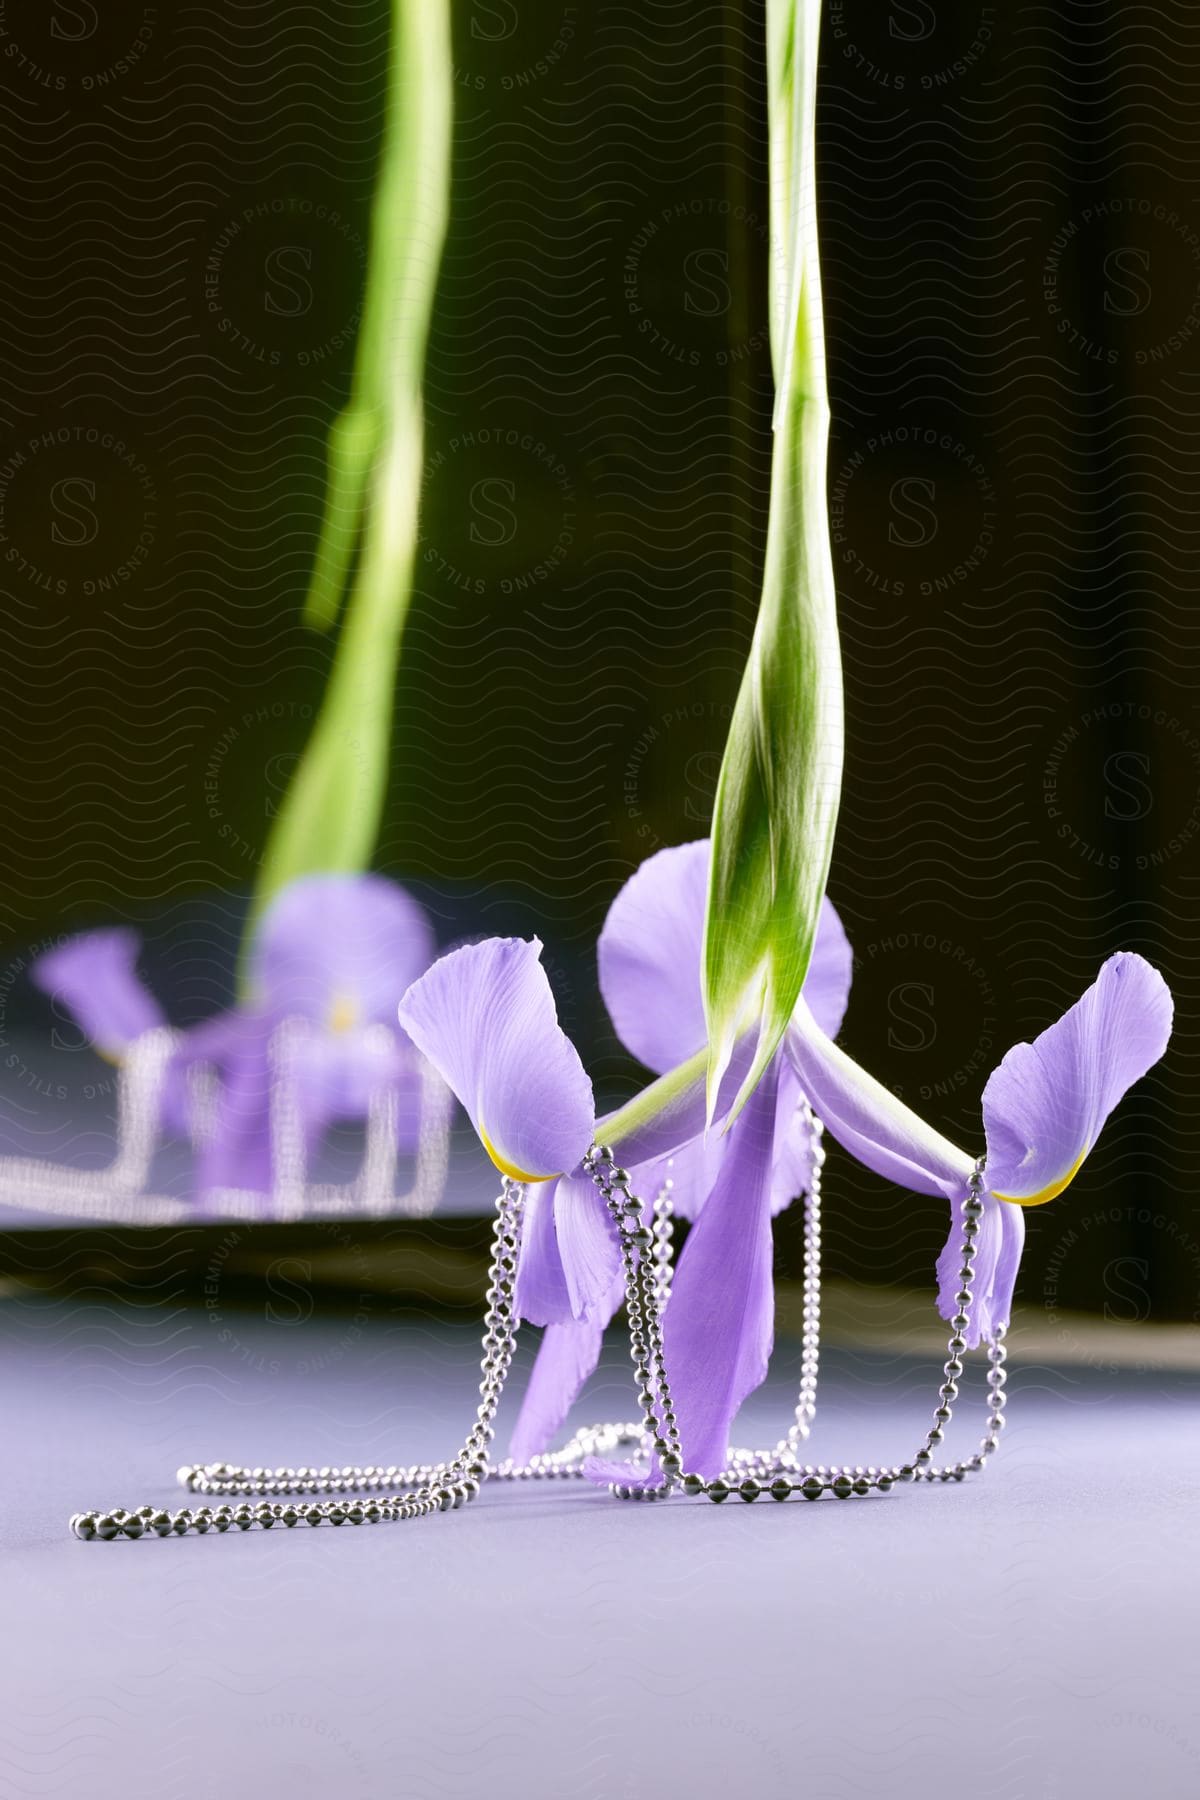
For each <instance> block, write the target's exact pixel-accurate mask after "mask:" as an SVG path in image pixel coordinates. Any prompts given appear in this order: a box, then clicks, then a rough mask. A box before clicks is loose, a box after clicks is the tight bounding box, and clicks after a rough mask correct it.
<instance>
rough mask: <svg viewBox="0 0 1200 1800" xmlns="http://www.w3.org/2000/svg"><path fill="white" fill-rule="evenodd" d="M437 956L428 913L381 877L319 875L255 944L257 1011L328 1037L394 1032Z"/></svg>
mask: <svg viewBox="0 0 1200 1800" xmlns="http://www.w3.org/2000/svg"><path fill="white" fill-rule="evenodd" d="M433 956H434V938H433V928H432V926H431V925H430V923H429V919H428V917H427V916H426V913H425V911H424V908H423V907H421V906H420V905H418V903H417V902H416V901H415V900H414V899H413V898H412V896H411V894H407V893H406V892H405V891H404V889H403V888H402V887H398V886H397V885H396V883H395V882H392V881H387V880H385V879H384V878H383V876H381V875H310V876H307V877H306V878H305V879H304V880H302V881H295V882H293V883H292V885H291V886H290V887H287V888H285V889H284V890H283V892H282V893H281V894H280V895H279V896H278V897H277V898H276V899H275V900H274V901H273V903H272V904H271V906H270V907H269V908H268V909H267V912H266V913H265V914H264V916H263V919H262V923H261V924H260V926H259V928H258V932H257V934H256V936H255V940H254V948H253V952H252V954H251V961H250V975H251V981H252V983H253V985H254V990H255V1000H256V1004H257V1005H258V1006H260V1007H261V1008H263V1009H264V1010H266V1011H268V1012H271V1013H273V1014H274V1015H275V1016H276V1017H277V1018H283V1017H288V1016H295V1017H298V1018H304V1019H311V1020H313V1022H314V1023H315V1024H318V1025H321V1026H324V1027H325V1028H326V1029H328V1030H333V1031H345V1030H350V1029H352V1028H353V1027H355V1026H360V1025H369V1024H372V1023H382V1024H386V1025H392V1024H393V1022H394V1020H395V1017H396V1004H397V1002H398V1001H399V1000H400V998H401V996H402V995H403V993H404V992H405V990H406V989H407V988H408V987H410V986H411V984H412V983H413V982H414V981H415V980H416V979H417V977H418V976H419V975H422V974H424V972H425V970H426V969H427V968H428V967H429V965H430V963H431V962H432V960H433Z"/></svg>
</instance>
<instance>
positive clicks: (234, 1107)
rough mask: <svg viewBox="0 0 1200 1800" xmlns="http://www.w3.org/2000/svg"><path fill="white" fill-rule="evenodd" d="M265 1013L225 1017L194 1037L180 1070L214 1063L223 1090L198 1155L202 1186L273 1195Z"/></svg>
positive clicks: (190, 1036)
mask: <svg viewBox="0 0 1200 1800" xmlns="http://www.w3.org/2000/svg"><path fill="white" fill-rule="evenodd" d="M273 1029H274V1021H273V1020H271V1019H269V1018H267V1017H266V1016H265V1015H263V1014H260V1013H223V1014H221V1015H220V1016H219V1017H218V1018H216V1019H209V1020H206V1021H205V1024H204V1025H202V1026H198V1027H197V1028H196V1030H195V1031H194V1032H189V1033H188V1041H187V1042H186V1043H185V1045H184V1047H183V1050H182V1051H181V1053H180V1057H179V1066H180V1068H181V1069H186V1068H188V1067H190V1066H192V1065H195V1064H203V1063H211V1064H212V1065H213V1066H214V1068H215V1069H216V1070H217V1073H218V1076H219V1079H220V1086H219V1089H218V1093H217V1102H216V1117H215V1119H214V1121H213V1125H212V1129H211V1132H210V1134H209V1135H208V1137H207V1139H206V1140H205V1141H202V1142H201V1143H200V1145H199V1147H198V1151H197V1163H196V1187H197V1190H198V1191H199V1192H200V1193H201V1194H205V1193H207V1192H209V1191H210V1190H211V1189H213V1188H243V1189H248V1190H250V1191H251V1192H254V1193H260V1194H269V1193H270V1192H271V1189H272V1186H273V1185H274V1171H273V1167H272V1157H271V1081H272V1068H271V1057H270V1043H271V1032H272V1030H273Z"/></svg>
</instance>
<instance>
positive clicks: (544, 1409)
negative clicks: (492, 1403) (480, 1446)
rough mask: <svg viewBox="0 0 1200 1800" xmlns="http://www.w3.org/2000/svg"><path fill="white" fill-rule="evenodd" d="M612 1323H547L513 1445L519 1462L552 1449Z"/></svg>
mask: <svg viewBox="0 0 1200 1800" xmlns="http://www.w3.org/2000/svg"><path fill="white" fill-rule="evenodd" d="M613 1310H614V1311H615V1308H614V1309H613ZM607 1322H608V1321H607V1320H606V1319H602V1318H600V1317H597V1318H595V1319H571V1320H569V1321H568V1322H567V1323H565V1324H561V1325H547V1327H546V1329H545V1331H544V1332H543V1333H542V1341H541V1343H540V1345H539V1346H538V1353H537V1357H536V1358H535V1360H534V1365H533V1370H532V1373H531V1374H530V1377H529V1385H528V1387H527V1388H526V1389H525V1394H524V1397H523V1399H522V1401H521V1410H520V1413H519V1414H518V1415H517V1422H516V1425H515V1426H514V1427H513V1434H512V1439H511V1441H510V1443H509V1447H508V1454H509V1455H510V1456H511V1457H512V1459H513V1461H514V1462H518V1463H524V1462H528V1461H529V1459H530V1457H531V1456H540V1455H541V1453H542V1452H543V1451H545V1450H548V1449H549V1448H550V1445H551V1444H552V1443H553V1441H554V1439H555V1437H556V1436H557V1435H558V1432H559V1429H560V1427H561V1426H562V1423H563V1420H564V1419H565V1418H566V1416H567V1414H568V1413H569V1412H570V1410H571V1408H572V1406H574V1404H575V1401H576V1400H577V1398H578V1397H579V1394H580V1392H581V1390H582V1388H583V1384H584V1382H585V1381H587V1379H588V1377H589V1376H590V1375H592V1374H594V1373H595V1369H596V1365H597V1363H598V1362H599V1361H600V1350H601V1346H602V1344H603V1342H604V1327H605V1325H606V1324H607Z"/></svg>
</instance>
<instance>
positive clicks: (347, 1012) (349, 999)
mask: <svg viewBox="0 0 1200 1800" xmlns="http://www.w3.org/2000/svg"><path fill="white" fill-rule="evenodd" d="M357 1024H358V1001H357V1000H356V999H355V998H354V996H353V994H335V995H334V996H333V1002H332V1004H331V1006H330V1008H329V1019H328V1028H329V1030H330V1031H332V1032H333V1034H334V1036H335V1037H342V1036H344V1035H345V1033H346V1032H347V1031H353V1030H354V1027H355V1026H356V1025H357Z"/></svg>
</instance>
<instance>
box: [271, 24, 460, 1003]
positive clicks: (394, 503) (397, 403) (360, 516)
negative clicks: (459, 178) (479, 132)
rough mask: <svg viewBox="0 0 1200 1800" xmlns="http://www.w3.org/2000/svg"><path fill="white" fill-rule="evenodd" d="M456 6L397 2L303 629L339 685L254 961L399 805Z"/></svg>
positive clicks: (314, 745)
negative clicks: (397, 759)
mask: <svg viewBox="0 0 1200 1800" xmlns="http://www.w3.org/2000/svg"><path fill="white" fill-rule="evenodd" d="M452 117H453V72H452V62H451V45H450V0H393V6H392V44H391V59H390V69H389V82H388V99H387V115H386V125H385V137H384V147H383V156H382V163H381V167H380V175H379V182H378V187H377V190H376V197H375V203H374V209H373V214H372V223H371V262H370V269H369V273H368V280H367V293H366V300H365V304H364V311H363V322H362V327H361V330H360V332H359V338H358V346H357V352H356V357H355V366H354V377H353V382H352V387H351V395H350V400H349V404H348V405H347V407H346V408H345V410H344V412H343V413H342V414H341V416H340V417H339V418H338V419H337V420H336V422H335V423H334V426H333V428H332V430H331V432H330V436H329V448H328V490H327V497H326V503H325V513H324V518H323V520H322V525H321V532H320V537H319V539H318V543H317V550H316V557H315V562H314V567H313V574H312V580H311V584H310V587H309V592H308V598H307V601H306V603H305V609H304V617H305V621H306V623H308V624H309V625H312V626H313V627H315V628H316V629H319V630H325V629H328V628H330V627H331V626H333V625H334V624H335V623H336V621H337V618H338V614H339V612H340V610H341V605H342V600H343V597H344V596H345V595H346V590H347V583H348V582H349V580H350V576H351V569H352V567H353V564H354V558H355V555H356V553H357V554H358V566H357V569H356V570H355V572H354V579H353V585H352V587H351V589H350V592H349V596H348V598H347V603H346V617H345V621H344V623H343V626H342V632H341V637H340V640H339V642H338V646H337V652H336V655H335V658H334V664H333V669H332V672H331V675H330V678H329V684H328V687H327V689H326V692H325V696H324V699H323V701H322V705H321V710H320V713H319V715H318V718H317V721H316V724H315V725H314V728H313V732H312V735H311V737H310V739H309V742H308V744H307V745H306V747H305V750H304V754H303V756H302V757H301V760H300V763H299V766H298V767H297V769H296V773H295V775H294V777H293V779H292V782H291V785H290V787H289V789H288V792H287V794H286V796H285V798H284V802H283V805H282V807H281V808H280V812H279V816H278V818H277V820H276V822H275V827H274V829H273V831H272V833H271V836H270V838H269V841H268V843H267V847H266V851H265V853H264V857H263V864H262V869H261V871H260V875H259V881H258V886H257V889H256V891H255V895H254V901H253V905H252V908H251V913H250V919H249V922H248V925H247V931H246V940H245V943H244V944H243V974H244V967H245V951H246V947H247V945H248V944H249V942H250V938H251V936H252V933H253V930H254V926H255V924H256V922H257V920H258V917H259V916H260V914H261V912H262V910H263V908H264V907H265V906H267V905H268V904H269V903H270V901H271V899H272V898H273V897H274V895H275V894H277V893H278V892H279V890H280V889H281V888H283V887H286V886H287V885H288V883H289V882H292V881H295V880H296V879H297V878H298V877H300V876H303V875H309V874H314V873H318V872H330V871H334V872H354V871H356V870H359V869H364V868H366V867H367V865H368V864H369V862H370V860H371V856H372V853H373V851H374V848H375V842H376V839H377V837H378V833H379V822H380V818H381V816H382V812H383V803H384V798H385V795H386V791H387V774H388V762H389V757H390V751H391V737H392V713H393V700H394V691H395V682H396V667H397V661H398V657H399V650H400V637H401V633H402V631H403V627H404V620H405V616H406V614H407V612H408V605H409V600H410V598H411V594H412V575H413V563H414V559H415V555H416V544H417V524H418V507H419V502H420V487H421V468H422V458H423V445H424V414H423V404H422V393H421V390H422V379H423V374H424V366H425V353H426V347H427V344H428V339H429V325H430V319H431V315H432V310H433V298H434V292H435V289H436V285H437V276H438V268H439V265H440V262H441V255H442V247H443V244H444V241H445V235H446V223H447V217H448V212H449V191H450V151H451V124H452Z"/></svg>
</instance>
